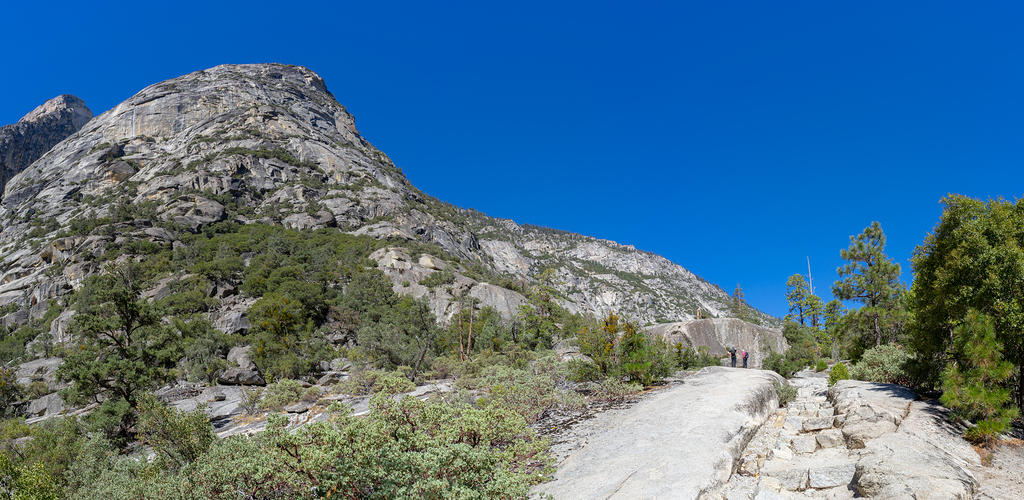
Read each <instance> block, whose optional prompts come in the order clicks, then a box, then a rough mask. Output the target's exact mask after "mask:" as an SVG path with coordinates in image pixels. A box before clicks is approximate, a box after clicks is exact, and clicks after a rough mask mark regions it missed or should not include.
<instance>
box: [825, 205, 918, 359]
mask: <svg viewBox="0 0 1024 500" xmlns="http://www.w3.org/2000/svg"><path fill="white" fill-rule="evenodd" d="M839 255H840V256H841V257H842V258H843V259H844V260H846V261H848V263H847V264H846V265H844V266H842V267H840V268H839V269H838V272H839V280H838V281H836V282H835V284H834V285H833V286H832V295H834V296H835V297H836V298H837V299H839V300H851V301H854V302H859V303H861V304H862V307H861V308H860V309H859V310H857V311H856V312H855V314H857V315H861V316H863V317H865V318H866V319H867V320H869V322H870V324H871V332H872V334H873V336H874V343H875V345H881V344H882V342H884V341H886V340H892V337H894V336H895V335H893V334H892V331H893V330H894V328H893V325H894V324H895V323H898V322H899V321H898V319H899V318H898V316H899V311H900V310H901V308H900V306H901V299H902V295H903V292H904V287H903V284H902V283H900V281H899V277H900V265H899V264H896V263H895V262H893V261H892V259H890V258H889V257H888V256H887V255H885V233H884V232H882V225H881V224H879V223H878V222H877V221H876V222H872V223H871V225H870V226H868V227H866V228H864V232H862V233H861V234H859V235H857V236H851V237H850V247H849V248H847V249H845V250H841V251H840V252H839ZM887 332H888V334H887Z"/></svg>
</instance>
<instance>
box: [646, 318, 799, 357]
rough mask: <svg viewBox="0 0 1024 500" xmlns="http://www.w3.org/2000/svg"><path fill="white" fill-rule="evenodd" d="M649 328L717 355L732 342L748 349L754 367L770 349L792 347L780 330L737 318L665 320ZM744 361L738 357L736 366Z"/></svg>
mask: <svg viewBox="0 0 1024 500" xmlns="http://www.w3.org/2000/svg"><path fill="white" fill-rule="evenodd" d="M650 331H651V332H652V333H654V334H655V335H658V336H660V337H661V338H663V339H665V341H666V342H668V343H669V345H675V344H676V343H682V344H683V345H684V346H692V347H693V348H698V347H700V346H704V347H707V348H708V352H709V353H711V354H714V355H718V356H724V355H726V354H727V351H726V350H727V349H728V348H729V347H730V346H731V347H735V348H736V349H737V350H743V351H747V352H748V353H749V356H748V358H747V366H749V367H751V368H760V367H761V366H762V363H763V361H764V358H765V356H767V355H768V353H769V352H776V353H782V352H785V351H786V349H789V344H788V343H787V342H786V338H785V337H784V336H783V335H782V331H781V330H778V329H776V328H767V327H763V326H760V325H755V324H752V323H748V322H746V321H743V320H740V319H735V318H723V319H695V320H690V321H681V322H677V323H662V324H659V325H654V326H652V327H650ZM741 363H742V360H740V359H737V366H740V365H741Z"/></svg>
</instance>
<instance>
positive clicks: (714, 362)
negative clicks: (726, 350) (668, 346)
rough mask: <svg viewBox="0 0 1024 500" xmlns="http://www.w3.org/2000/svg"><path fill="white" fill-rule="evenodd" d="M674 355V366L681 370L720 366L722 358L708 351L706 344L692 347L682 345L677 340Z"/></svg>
mask: <svg viewBox="0 0 1024 500" xmlns="http://www.w3.org/2000/svg"><path fill="white" fill-rule="evenodd" d="M674 350H675V355H676V366H678V367H679V368H682V369H683V370H699V369H701V368H704V367H705V366H721V364H722V360H721V358H719V357H718V356H715V355H712V354H710V353H708V348H707V346H703V345H702V346H699V347H697V349H694V348H693V347H692V346H690V345H685V346H684V345H683V343H682V342H677V343H676V345H675V346H674Z"/></svg>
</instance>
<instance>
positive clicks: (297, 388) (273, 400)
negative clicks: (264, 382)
mask: <svg viewBox="0 0 1024 500" xmlns="http://www.w3.org/2000/svg"><path fill="white" fill-rule="evenodd" d="M305 390H306V388H305V387H303V386H302V383H301V382H299V381H298V380H292V379H282V380H278V381H277V382H274V383H273V384H270V385H268V386H267V388H266V389H265V390H264V391H263V398H262V399H261V400H260V403H259V407H260V408H261V409H265V410H277V409H280V408H284V407H285V406H288V405H290V404H292V403H297V402H298V401H299V400H300V399H302V393H303V392H304V391H305Z"/></svg>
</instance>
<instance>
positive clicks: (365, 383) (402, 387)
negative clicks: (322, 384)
mask: <svg viewBox="0 0 1024 500" xmlns="http://www.w3.org/2000/svg"><path fill="white" fill-rule="evenodd" d="M335 388H336V389H337V390H338V391H339V392H341V393H344V394H351V395H353V396H366V395H369V394H374V393H377V392H386V393H388V394H399V393H403V392H409V391H411V390H413V389H415V388H416V384H414V383H412V381H410V380H409V379H408V378H406V377H405V376H404V375H402V374H401V373H399V372H385V371H380V370H359V371H355V372H353V373H352V374H351V375H350V376H349V378H348V379H347V380H344V381H342V382H341V383H340V384H338V385H337V386H336V387H335Z"/></svg>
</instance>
